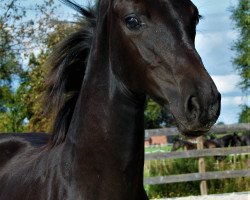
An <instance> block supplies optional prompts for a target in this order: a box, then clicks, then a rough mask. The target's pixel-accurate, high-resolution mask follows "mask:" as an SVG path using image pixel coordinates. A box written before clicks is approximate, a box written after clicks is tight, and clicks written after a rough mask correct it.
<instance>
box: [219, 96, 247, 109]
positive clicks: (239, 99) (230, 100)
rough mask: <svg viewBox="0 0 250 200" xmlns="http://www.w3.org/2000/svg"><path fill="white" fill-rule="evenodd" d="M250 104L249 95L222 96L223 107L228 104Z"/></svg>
mask: <svg viewBox="0 0 250 200" xmlns="http://www.w3.org/2000/svg"><path fill="white" fill-rule="evenodd" d="M244 104H246V105H249V106H250V98H249V97H247V96H234V97H222V99H221V105H222V106H223V107H227V106H240V105H244Z"/></svg>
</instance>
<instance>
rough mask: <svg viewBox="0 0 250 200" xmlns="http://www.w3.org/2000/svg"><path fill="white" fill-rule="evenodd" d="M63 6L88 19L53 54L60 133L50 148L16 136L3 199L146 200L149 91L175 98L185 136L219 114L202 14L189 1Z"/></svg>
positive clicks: (51, 82) (51, 83)
mask: <svg viewBox="0 0 250 200" xmlns="http://www.w3.org/2000/svg"><path fill="white" fill-rule="evenodd" d="M64 2H67V3H68V4H69V5H71V6H72V7H74V8H75V9H77V10H79V11H80V12H81V13H82V14H83V15H84V16H86V17H88V18H89V19H88V20H87V21H88V23H87V25H86V24H85V26H87V27H83V29H82V30H79V31H78V32H77V33H75V34H73V35H72V36H70V37H69V38H68V39H66V40H65V41H64V42H63V43H62V45H61V46H59V47H58V49H57V50H56V54H54V55H53V56H52V59H51V60H52V62H51V65H52V71H51V76H50V77H49V78H48V96H47V99H48V102H49V103H50V106H49V112H52V111H53V109H54V108H56V111H54V112H57V113H58V114H57V118H56V122H55V125H54V130H53V137H52V138H51V140H50V142H49V143H48V144H47V145H46V146H45V147H43V148H34V147H31V146H30V145H27V143H25V142H19V141H13V140H12V141H9V143H10V144H9V145H10V146H11V145H14V144H16V147H15V148H14V150H13V152H14V153H15V152H16V153H15V155H11V157H10V158H9V160H8V158H4V163H5V164H4V166H3V167H1V171H0V199H1V200H34V199H35V200H45V199H50V200H59V199H60V200H62V199H68V200H146V199H148V198H147V195H146V193H145V190H144V188H143V163H144V119H143V113H144V102H145V96H146V95H149V96H150V97H152V98H153V99H155V100H156V101H157V102H158V103H160V104H162V105H166V104H169V107H170V110H171V111H172V113H173V115H174V117H175V119H176V121H177V123H178V126H179V129H180V130H181V131H182V132H183V133H184V134H185V135H193V136H196V135H200V134H202V133H203V132H205V131H207V130H208V129H209V128H210V127H211V126H212V125H213V123H214V122H215V121H216V120H217V118H218V115H219V112H220V94H219V93H218V91H217V89H216V86H215V85H214V83H213V81H212V79H211V77H210V76H209V75H208V73H207V71H206V70H205V68H204V66H203V64H202V61H201V59H200V57H199V55H198V53H197V52H196V50H195V46H194V39H195V31H196V30H195V29H196V24H197V22H198V19H199V13H198V10H197V8H196V7H195V6H194V5H193V4H192V2H191V1H189V0H154V1H152V0H100V1H99V2H98V3H97V6H96V9H95V10H94V12H88V11H86V10H84V9H83V8H80V7H79V6H77V5H75V4H72V3H71V2H70V1H66V0H65V1H64ZM95 16H96V17H95ZM7 144H8V143H7V142H6V141H3V142H1V143H0V149H2V148H5V146H6V145H7ZM6 148H7V147H6Z"/></svg>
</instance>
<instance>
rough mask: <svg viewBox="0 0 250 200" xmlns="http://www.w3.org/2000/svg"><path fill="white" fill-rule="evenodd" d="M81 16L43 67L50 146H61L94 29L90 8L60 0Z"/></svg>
mask: <svg viewBox="0 0 250 200" xmlns="http://www.w3.org/2000/svg"><path fill="white" fill-rule="evenodd" d="M61 2H63V3H65V4H67V5H68V6H70V7H71V8H73V9H74V10H76V11H78V12H79V13H80V14H81V16H82V17H83V19H82V20H80V28H79V30H77V31H76V32H74V33H72V34H70V35H69V36H68V37H67V38H66V39H64V40H63V41H62V42H61V43H59V44H58V45H57V46H56V48H55V49H54V51H53V52H52V54H51V56H50V58H49V59H48V62H47V66H49V67H50V72H49V75H48V79H47V81H46V91H45V107H46V112H47V113H49V114H51V113H52V114H53V116H55V121H54V124H53V128H52V133H53V134H52V137H51V139H50V143H51V144H52V146H54V145H58V144H61V143H62V142H63V141H64V140H65V138H66V134H67V132H68V128H69V125H70V122H71V119H72V116H73V112H74V109H75V105H76V102H77V99H78V96H79V93H80V89H81V86H82V82H83V79H84V75H85V69H86V65H87V60H88V56H89V51H90V48H91V44H92V38H93V32H94V29H95V26H96V17H95V9H94V7H92V8H91V7H89V8H83V7H81V6H80V5H78V4H76V3H75V2H72V1H69V0H61Z"/></svg>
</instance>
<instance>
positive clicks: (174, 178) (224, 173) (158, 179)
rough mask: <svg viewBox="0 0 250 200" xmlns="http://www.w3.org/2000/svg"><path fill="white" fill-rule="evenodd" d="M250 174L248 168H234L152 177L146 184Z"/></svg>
mask: <svg viewBox="0 0 250 200" xmlns="http://www.w3.org/2000/svg"><path fill="white" fill-rule="evenodd" d="M249 176H250V170H247V169H245V170H234V171H231V170H227V171H216V172H205V173H190V174H180V175H170V176H157V177H150V178H146V179H145V180H144V184H147V185H156V184H167V183H181V182H189V181H203V180H213V179H225V178H238V177H249Z"/></svg>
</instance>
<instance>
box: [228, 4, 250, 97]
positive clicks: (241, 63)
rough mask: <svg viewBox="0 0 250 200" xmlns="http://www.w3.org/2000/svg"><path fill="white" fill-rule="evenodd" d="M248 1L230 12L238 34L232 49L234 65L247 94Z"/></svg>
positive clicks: (249, 63)
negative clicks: (233, 51) (234, 52)
mask: <svg viewBox="0 0 250 200" xmlns="http://www.w3.org/2000/svg"><path fill="white" fill-rule="evenodd" d="M249 10H250V1H249V0H241V1H239V4H238V6H237V7H236V8H234V9H233V10H232V12H233V15H232V19H233V20H234V22H235V27H236V29H237V30H238V31H239V32H240V37H239V39H238V40H237V41H236V42H235V45H234V47H233V49H234V50H235V51H236V53H237V55H236V57H235V58H234V64H235V66H236V69H237V71H238V73H239V75H240V76H241V78H242V82H241V83H240V85H241V87H242V89H243V90H244V91H246V92H249V88H250V28H249V27H250V12H249Z"/></svg>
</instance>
